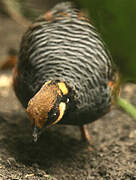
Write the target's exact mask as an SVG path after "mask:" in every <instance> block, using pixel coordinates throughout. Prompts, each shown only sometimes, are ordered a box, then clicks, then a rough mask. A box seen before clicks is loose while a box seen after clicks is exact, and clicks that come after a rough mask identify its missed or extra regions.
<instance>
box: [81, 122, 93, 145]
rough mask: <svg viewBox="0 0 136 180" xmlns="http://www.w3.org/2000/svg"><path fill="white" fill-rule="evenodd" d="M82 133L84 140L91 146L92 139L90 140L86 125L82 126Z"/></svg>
mask: <svg viewBox="0 0 136 180" xmlns="http://www.w3.org/2000/svg"><path fill="white" fill-rule="evenodd" d="M80 131H81V137H82V139H83V140H85V141H87V142H88V143H89V144H91V138H90V135H89V132H88V129H87V126H86V125H82V126H80Z"/></svg>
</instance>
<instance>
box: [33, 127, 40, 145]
mask: <svg viewBox="0 0 136 180" xmlns="http://www.w3.org/2000/svg"><path fill="white" fill-rule="evenodd" d="M40 134H41V129H40V128H38V127H36V126H35V127H34V131H33V140H34V142H37V140H38V138H39V136H40Z"/></svg>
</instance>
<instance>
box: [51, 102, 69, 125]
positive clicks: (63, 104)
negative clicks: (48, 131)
mask: <svg viewBox="0 0 136 180" xmlns="http://www.w3.org/2000/svg"><path fill="white" fill-rule="evenodd" d="M65 109H66V104H65V103H64V102H61V103H60V104H59V111H60V115H59V117H58V119H57V120H56V121H55V122H53V123H52V125H54V124H56V123H57V122H59V121H60V120H61V119H62V117H63V115H64V112H65Z"/></svg>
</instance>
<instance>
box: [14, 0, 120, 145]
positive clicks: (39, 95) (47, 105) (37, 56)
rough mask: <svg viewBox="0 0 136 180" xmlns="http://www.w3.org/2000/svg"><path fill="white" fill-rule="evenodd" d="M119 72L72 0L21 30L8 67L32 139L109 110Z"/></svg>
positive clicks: (83, 123) (83, 128) (82, 124)
mask: <svg viewBox="0 0 136 180" xmlns="http://www.w3.org/2000/svg"><path fill="white" fill-rule="evenodd" d="M119 81H120V80H119V73H118V70H117V68H116V66H115V64H114V63H113V60H112V57H111V54H110V52H109V51H108V48H107V47H106V45H105V43H104V42H103V40H102V38H101V35H100V34H99V32H98V31H97V28H96V27H95V25H94V23H93V22H92V20H91V19H90V18H88V17H87V16H86V14H85V13H84V12H83V11H82V10H81V9H79V8H78V7H76V5H75V4H74V3H72V2H61V3H59V4H57V5H55V6H54V7H53V8H52V9H51V10H49V11H47V12H46V13H45V14H43V15H41V16H40V17H38V18H37V19H36V20H34V22H32V24H31V25H30V26H29V27H28V29H27V30H26V32H25V33H24V35H23V37H22V40H21V43H20V49H19V55H18V60H17V63H16V65H15V68H14V73H13V87H14V91H15V94H16V96H17V98H18V99H19V101H20V102H21V104H22V105H23V107H24V108H25V109H26V113H27V114H28V117H29V119H30V123H31V125H32V128H33V139H34V141H35V142H36V141H37V140H38V138H39V136H40V135H41V133H43V132H44V131H45V130H46V128H49V127H52V126H54V125H56V124H64V125H76V126H79V128H80V130H81V135H82V137H83V138H84V139H86V140H88V141H89V140H90V136H89V132H88V130H87V126H86V125H87V124H88V123H92V122H94V121H95V120H97V119H99V118H101V117H102V116H103V115H105V114H106V113H108V112H109V111H110V110H111V107H112V106H113V105H114V103H115V101H116V97H118V95H119V89H120V88H119Z"/></svg>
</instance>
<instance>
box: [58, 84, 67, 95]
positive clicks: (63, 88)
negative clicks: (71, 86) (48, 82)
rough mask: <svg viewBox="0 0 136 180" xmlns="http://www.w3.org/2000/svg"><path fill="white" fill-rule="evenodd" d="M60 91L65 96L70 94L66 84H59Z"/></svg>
mask: <svg viewBox="0 0 136 180" xmlns="http://www.w3.org/2000/svg"><path fill="white" fill-rule="evenodd" d="M58 86H59V89H60V90H61V91H62V93H63V95H66V94H68V88H67V87H66V85H65V83H64V82H60V83H58Z"/></svg>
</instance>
